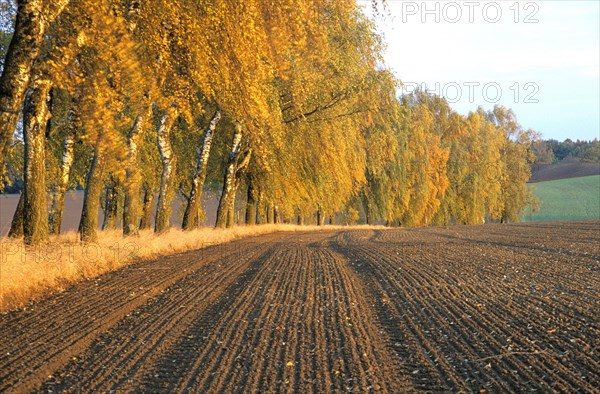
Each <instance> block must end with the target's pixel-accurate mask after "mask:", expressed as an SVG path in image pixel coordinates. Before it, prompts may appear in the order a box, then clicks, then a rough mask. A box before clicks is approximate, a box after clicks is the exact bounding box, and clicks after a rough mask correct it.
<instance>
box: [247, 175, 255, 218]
mask: <svg viewBox="0 0 600 394" xmlns="http://www.w3.org/2000/svg"><path fill="white" fill-rule="evenodd" d="M246 224H247V225H251V226H252V225H255V224H256V190H255V188H254V182H253V180H252V175H250V176H248V198H247V201H246Z"/></svg>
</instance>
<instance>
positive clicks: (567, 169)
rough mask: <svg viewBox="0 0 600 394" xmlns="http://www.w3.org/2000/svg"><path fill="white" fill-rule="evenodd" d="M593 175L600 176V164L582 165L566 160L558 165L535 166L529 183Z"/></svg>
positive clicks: (532, 168)
mask: <svg viewBox="0 0 600 394" xmlns="http://www.w3.org/2000/svg"><path fill="white" fill-rule="evenodd" d="M591 175H600V163H581V162H579V161H568V160H565V161H562V162H560V163H556V164H534V165H533V166H532V167H531V178H530V179H529V183H535V182H544V181H553V180H557V179H566V178H577V177H582V176H591Z"/></svg>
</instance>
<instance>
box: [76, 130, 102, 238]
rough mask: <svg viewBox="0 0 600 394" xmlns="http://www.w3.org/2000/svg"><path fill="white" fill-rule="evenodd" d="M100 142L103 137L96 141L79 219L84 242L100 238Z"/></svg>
mask: <svg viewBox="0 0 600 394" xmlns="http://www.w3.org/2000/svg"><path fill="white" fill-rule="evenodd" d="M100 144H101V137H99V138H98V141H97V142H96V147H95V149H94V157H93V159H92V164H91V165H90V169H89V171H88V173H87V177H86V182H85V192H84V195H83V210H82V212H81V220H80V221H79V235H80V238H81V240H82V241H83V242H96V241H97V240H98V207H99V206H100V194H101V193H102V183H103V182H102V178H103V177H104V160H103V159H102V154H101V152H100V146H99V145H100Z"/></svg>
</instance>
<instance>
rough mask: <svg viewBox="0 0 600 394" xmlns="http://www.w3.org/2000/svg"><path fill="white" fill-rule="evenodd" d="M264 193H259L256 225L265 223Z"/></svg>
mask: <svg viewBox="0 0 600 394" xmlns="http://www.w3.org/2000/svg"><path fill="white" fill-rule="evenodd" d="M263 200H264V199H263V193H262V192H261V191H259V192H258V201H257V202H256V224H263V222H264V217H265V213H264V204H263Z"/></svg>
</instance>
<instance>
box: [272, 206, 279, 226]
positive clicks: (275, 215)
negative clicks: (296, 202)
mask: <svg viewBox="0 0 600 394" xmlns="http://www.w3.org/2000/svg"><path fill="white" fill-rule="evenodd" d="M273 223H275V224H278V223H281V214H280V213H279V209H278V208H277V206H274V207H273Z"/></svg>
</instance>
